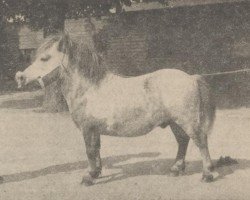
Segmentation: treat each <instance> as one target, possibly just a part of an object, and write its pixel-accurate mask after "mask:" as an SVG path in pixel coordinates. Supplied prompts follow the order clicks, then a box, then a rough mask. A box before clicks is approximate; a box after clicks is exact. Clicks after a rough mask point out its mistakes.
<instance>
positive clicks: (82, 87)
mask: <svg viewBox="0 0 250 200" xmlns="http://www.w3.org/2000/svg"><path fill="white" fill-rule="evenodd" d="M61 86H62V87H61V90H62V93H63V95H64V98H65V99H66V101H67V104H68V107H69V110H70V112H73V111H74V110H75V109H77V108H76V107H77V106H78V104H79V103H80V104H81V101H82V97H83V96H84V94H85V93H86V91H87V90H88V89H89V88H90V87H91V86H92V85H91V84H90V83H89V81H88V80H86V79H85V78H84V77H83V76H82V75H81V74H80V73H79V69H77V68H75V69H74V70H72V72H64V73H63V74H62V84H61ZM77 102H78V103H77Z"/></svg>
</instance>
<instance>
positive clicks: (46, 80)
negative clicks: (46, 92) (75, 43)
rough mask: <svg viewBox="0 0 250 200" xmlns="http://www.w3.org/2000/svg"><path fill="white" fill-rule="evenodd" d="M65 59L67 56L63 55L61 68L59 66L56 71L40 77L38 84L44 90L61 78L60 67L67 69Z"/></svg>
mask: <svg viewBox="0 0 250 200" xmlns="http://www.w3.org/2000/svg"><path fill="white" fill-rule="evenodd" d="M64 58H65V54H63V58H62V61H61V63H60V65H59V66H57V67H56V68H55V69H54V70H52V71H51V72H49V73H48V74H46V75H45V76H43V77H41V76H40V77H38V79H37V80H38V83H39V84H40V86H41V88H42V89H44V88H45V87H46V86H48V85H50V84H51V83H53V82H54V81H56V80H57V79H58V78H59V69H60V67H63V68H64V69H66V67H65V66H64V64H63V60H64Z"/></svg>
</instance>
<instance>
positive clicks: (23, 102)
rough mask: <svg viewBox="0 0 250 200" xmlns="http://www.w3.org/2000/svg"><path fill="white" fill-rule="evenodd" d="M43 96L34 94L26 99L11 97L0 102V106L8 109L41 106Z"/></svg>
mask: <svg viewBox="0 0 250 200" xmlns="http://www.w3.org/2000/svg"><path fill="white" fill-rule="evenodd" d="M42 102H43V96H35V97H32V98H26V99H12V100H9V99H8V100H5V101H3V102H1V103H0V108H8V109H29V108H38V107H41V106H42Z"/></svg>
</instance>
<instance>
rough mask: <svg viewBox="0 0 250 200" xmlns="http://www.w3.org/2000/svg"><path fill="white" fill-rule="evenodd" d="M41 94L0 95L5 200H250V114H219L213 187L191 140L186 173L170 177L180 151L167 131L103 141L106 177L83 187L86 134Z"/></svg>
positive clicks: (0, 193) (1, 193)
mask: <svg viewBox="0 0 250 200" xmlns="http://www.w3.org/2000/svg"><path fill="white" fill-rule="evenodd" d="M40 95H41V92H39V91H38V92H32V93H30V92H24V93H15V94H9V95H2V96H0V116H1V117H0V138H1V139H0V164H1V165H0V176H1V180H0V182H1V184H0V199H1V200H85V199H86V200H92V199H96V200H106V199H110V200H114V199H119V200H123V199H124V200H128V199H131V200H139V199H141V200H147V199H148V200H164V199H250V191H249V188H250V134H249V132H250V123H249V120H250V109H249V108H241V109H234V110H218V112H217V118H216V122H215V126H214V130H213V132H212V134H211V136H210V138H209V146H210V152H211V156H212V158H213V161H214V162H216V160H218V158H219V157H220V156H230V157H232V158H235V159H237V161H238V164H235V165H231V166H224V167H220V168H216V172H215V177H216V179H215V181H214V182H212V183H203V182H201V168H202V165H201V161H200V160H201V159H200V155H199V152H198V150H197V148H196V147H195V146H194V144H193V143H192V142H191V143H190V146H189V148H188V153H187V169H186V174H185V175H184V176H180V177H171V176H169V168H170V166H171V164H172V163H173V160H174V158H175V154H176V151H177V145H176V142H175V139H174V136H173V134H172V133H171V131H170V129H169V128H166V129H160V128H159V129H155V130H154V131H152V132H151V133H150V134H148V135H146V136H142V137H137V138H115V137H108V136H102V151H101V154H102V158H103V165H104V166H103V167H104V169H103V174H102V176H103V178H101V179H100V180H98V182H97V184H96V185H94V186H91V187H86V186H84V185H81V184H80V183H81V180H82V176H83V174H84V173H85V172H87V161H86V154H85V150H84V149H85V148H84V142H83V139H82V136H81V133H80V132H79V131H78V130H77V129H76V128H75V126H74V124H73V123H72V121H71V119H70V116H69V114H68V113H61V114H52V113H44V112H41V109H40V107H39V106H40V104H41V97H40Z"/></svg>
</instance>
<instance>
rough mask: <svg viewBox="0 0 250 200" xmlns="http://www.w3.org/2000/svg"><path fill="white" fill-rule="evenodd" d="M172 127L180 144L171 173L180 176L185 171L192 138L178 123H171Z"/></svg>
mask: <svg viewBox="0 0 250 200" xmlns="http://www.w3.org/2000/svg"><path fill="white" fill-rule="evenodd" d="M170 127H171V130H172V132H173V133H174V136H175V138H176V141H177V143H178V152H177V155H176V159H175V163H174V165H173V166H172V167H171V169H170V172H171V175H173V176H178V175H179V174H180V173H182V172H184V170H185V156H186V152H187V147H188V143H189V140H190V138H189V136H188V135H187V134H186V133H185V131H184V130H183V129H182V128H181V127H180V126H179V125H177V124H176V123H174V122H173V123H171V124H170Z"/></svg>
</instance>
